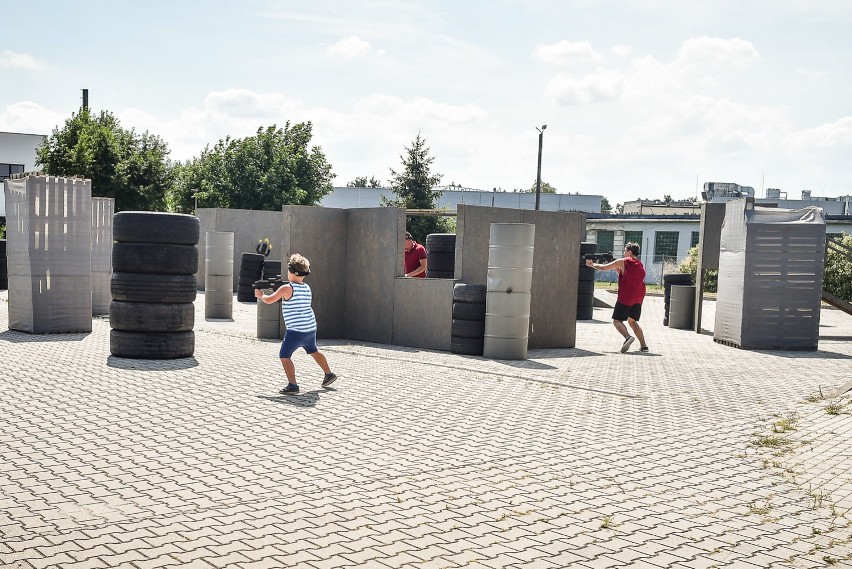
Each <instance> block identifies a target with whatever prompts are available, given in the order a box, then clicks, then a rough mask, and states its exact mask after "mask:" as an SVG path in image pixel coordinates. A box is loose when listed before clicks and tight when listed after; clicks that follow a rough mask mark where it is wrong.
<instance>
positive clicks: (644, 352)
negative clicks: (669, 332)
mask: <svg viewBox="0 0 852 569" xmlns="http://www.w3.org/2000/svg"><path fill="white" fill-rule="evenodd" d="M639 351H640V352H642V353H643V354H647V353H648V352H649V351H650V350H649V349H648V346H642V347H641V348H639Z"/></svg>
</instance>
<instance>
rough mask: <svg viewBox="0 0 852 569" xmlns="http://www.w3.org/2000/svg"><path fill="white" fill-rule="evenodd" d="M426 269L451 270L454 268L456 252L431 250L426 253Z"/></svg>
mask: <svg viewBox="0 0 852 569" xmlns="http://www.w3.org/2000/svg"><path fill="white" fill-rule="evenodd" d="M426 267H427V269H426V270H427V271H439V272H452V271H455V270H456V254H455V253H442V252H432V251H429V252H427V253H426Z"/></svg>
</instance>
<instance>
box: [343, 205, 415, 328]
mask: <svg viewBox="0 0 852 569" xmlns="http://www.w3.org/2000/svg"><path fill="white" fill-rule="evenodd" d="M347 211H348V215H349V223H348V230H347V239H346V293H345V295H346V300H345V307H346V308H345V315H344V322H345V327H346V337H347V338H351V339H353V340H362V341H365V342H378V343H383V344H390V343H392V342H393V326H394V317H393V313H394V280H395V279H396V277H397V275H401V274H402V273H401V271H402V260H401V257H402V252H401V251H402V245H403V242H402V234H403V232H404V230H405V229H404V228H405V210H402V209H398V208H393V207H378V208H364V209H350V210H347Z"/></svg>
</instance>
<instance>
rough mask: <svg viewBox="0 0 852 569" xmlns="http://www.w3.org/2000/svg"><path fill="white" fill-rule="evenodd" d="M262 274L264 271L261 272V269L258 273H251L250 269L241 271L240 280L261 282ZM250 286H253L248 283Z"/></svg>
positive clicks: (258, 269)
mask: <svg viewBox="0 0 852 569" xmlns="http://www.w3.org/2000/svg"><path fill="white" fill-rule="evenodd" d="M262 274H263V271H262V270H261V268H260V267H258V268H257V270H256V271H250V270H248V269H240V274H239V278H240V279H246V280H250V281H251V282H252V283H253V282H254V281H256V280H259V279H260V277H261V275H262ZM248 284H251V283H248Z"/></svg>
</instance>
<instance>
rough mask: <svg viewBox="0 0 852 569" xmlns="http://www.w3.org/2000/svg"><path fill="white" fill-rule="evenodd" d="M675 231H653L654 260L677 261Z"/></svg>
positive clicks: (676, 236)
mask: <svg viewBox="0 0 852 569" xmlns="http://www.w3.org/2000/svg"><path fill="white" fill-rule="evenodd" d="M678 235H679V233H678V232H677V231H657V232H656V233H654V262H655V263H661V262H663V261H672V262H675V261H677V238H678Z"/></svg>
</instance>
